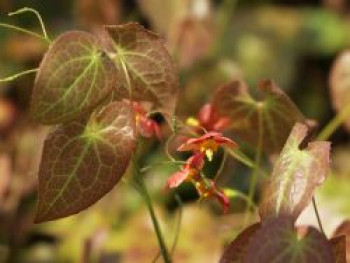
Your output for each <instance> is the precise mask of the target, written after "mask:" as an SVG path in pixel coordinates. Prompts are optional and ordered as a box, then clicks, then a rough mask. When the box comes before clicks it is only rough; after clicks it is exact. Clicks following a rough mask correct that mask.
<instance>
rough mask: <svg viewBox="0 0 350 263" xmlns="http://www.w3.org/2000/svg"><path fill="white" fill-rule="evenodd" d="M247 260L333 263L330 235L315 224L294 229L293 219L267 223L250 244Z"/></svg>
mask: <svg viewBox="0 0 350 263" xmlns="http://www.w3.org/2000/svg"><path fill="white" fill-rule="evenodd" d="M243 262H244V263H271V262H274V263H310V262H313V263H333V262H334V260H333V255H332V250H331V246H330V244H329V242H328V240H327V238H326V237H325V236H324V235H323V234H322V233H320V232H319V231H317V230H316V229H315V228H312V227H300V228H298V229H297V231H295V229H294V226H293V221H292V220H291V219H290V218H274V219H271V220H268V221H266V222H264V224H263V225H262V227H261V228H260V229H259V230H257V231H256V233H255V235H254V237H252V238H251V241H250V242H249V245H248V246H247V249H246V253H245V257H244V259H243Z"/></svg>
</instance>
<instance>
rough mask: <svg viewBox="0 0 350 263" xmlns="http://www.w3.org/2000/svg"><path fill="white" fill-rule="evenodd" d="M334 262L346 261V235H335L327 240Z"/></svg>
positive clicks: (341, 262) (344, 262) (342, 262)
mask: <svg viewBox="0 0 350 263" xmlns="http://www.w3.org/2000/svg"><path fill="white" fill-rule="evenodd" d="M329 242H330V244H331V246H332V251H333V257H334V262H335V263H346V236H337V237H333V238H332V239H330V240H329Z"/></svg>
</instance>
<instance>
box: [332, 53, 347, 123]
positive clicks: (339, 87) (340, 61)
mask: <svg viewBox="0 0 350 263" xmlns="http://www.w3.org/2000/svg"><path fill="white" fill-rule="evenodd" d="M330 86H331V97H332V104H333V107H334V109H335V110H336V111H341V110H342V109H344V108H345V107H346V106H347V107H349V104H350V50H347V51H345V52H343V53H342V54H340V55H339V56H338V58H337V59H336V61H335V62H334V65H333V67H332V70H331V74H330ZM349 111H350V109H349ZM345 127H346V128H347V129H348V130H350V116H349V114H348V118H347V119H346V121H345Z"/></svg>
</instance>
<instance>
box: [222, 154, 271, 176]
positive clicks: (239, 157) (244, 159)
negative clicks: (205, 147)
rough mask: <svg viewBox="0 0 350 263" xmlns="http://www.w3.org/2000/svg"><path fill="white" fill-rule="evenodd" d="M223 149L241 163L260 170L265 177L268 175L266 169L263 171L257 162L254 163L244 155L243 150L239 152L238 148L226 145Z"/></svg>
mask: <svg viewBox="0 0 350 263" xmlns="http://www.w3.org/2000/svg"><path fill="white" fill-rule="evenodd" d="M225 151H226V152H227V153H228V154H229V155H230V156H231V157H232V158H234V159H236V160H237V161H239V162H241V163H242V164H244V165H246V166H247V167H249V168H256V169H257V170H259V171H260V173H261V175H263V176H264V177H265V178H267V177H268V174H267V172H266V171H264V170H263V169H262V168H261V167H260V165H259V164H256V163H255V162H254V161H252V160H251V159H250V158H249V157H248V156H247V155H245V154H244V153H243V152H241V151H240V150H239V149H231V148H228V147H225Z"/></svg>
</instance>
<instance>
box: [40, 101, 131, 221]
mask: <svg viewBox="0 0 350 263" xmlns="http://www.w3.org/2000/svg"><path fill="white" fill-rule="evenodd" d="M134 148H135V135H134V115H133V111H132V110H131V108H130V106H129V105H128V104H127V103H124V102H113V103H111V104H109V105H107V106H106V107H104V108H102V110H100V111H98V112H96V111H95V112H94V113H93V114H92V116H91V118H90V119H89V120H88V121H85V120H77V121H74V122H71V123H69V124H64V125H61V126H59V127H58V128H57V129H56V130H54V131H53V132H52V133H51V134H50V135H49V136H48V138H47V139H46V142H45V145H44V150H43V157H42V161H41V164H40V168H39V206H38V211H37V214H36V218H35V222H37V223H38V222H43V221H48V220H54V219H57V218H61V217H66V216H69V215H72V214H75V213H78V212H80V211H81V210H84V209H85V208H87V207H88V206H90V205H92V204H93V203H95V202H96V201H98V200H99V199H100V198H101V197H102V196H104V195H105V194H106V193H107V192H109V191H110V190H111V189H112V188H113V186H114V185H115V184H116V183H117V182H118V181H119V180H120V178H121V177H122V176H123V174H124V172H125V170H126V168H127V167H128V164H129V161H130V159H131V156H132V154H133V151H134Z"/></svg>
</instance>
